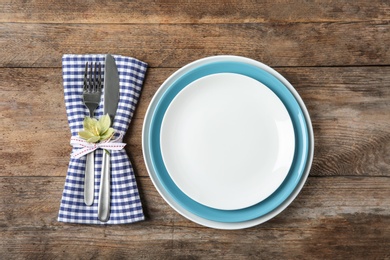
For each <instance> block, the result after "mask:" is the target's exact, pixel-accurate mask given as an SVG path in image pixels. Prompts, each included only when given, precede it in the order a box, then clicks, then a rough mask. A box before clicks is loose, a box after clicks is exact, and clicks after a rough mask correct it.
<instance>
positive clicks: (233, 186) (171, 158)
mask: <svg viewBox="0 0 390 260" xmlns="http://www.w3.org/2000/svg"><path fill="white" fill-rule="evenodd" d="M160 144H161V152H162V156H163V160H164V164H165V166H166V168H167V170H168V173H169V175H170V176H171V178H172V180H173V181H174V182H175V184H176V185H177V186H178V187H179V188H180V189H181V190H182V191H183V192H184V193H185V194H186V195H187V196H189V197H190V198H192V199H193V200H195V201H197V202H199V203H201V204H203V205H206V206H209V207H212V208H216V209H222V210H234V209H242V208H246V207H249V206H252V205H254V204H256V203H258V202H260V201H262V200H264V199H266V198H267V197H268V196H270V195H271V194H272V193H273V192H274V191H275V190H276V189H277V188H278V187H279V186H280V184H281V183H282V182H283V180H284V179H285V177H286V176H287V174H288V171H289V169H290V166H291V163H292V160H293V157H294V149H295V138H294V128H293V125H292V122H291V118H290V116H289V114H288V111H287V109H286V107H285V106H284V104H283V103H282V102H281V101H280V99H279V98H278V97H277V96H276V95H275V94H274V93H273V92H272V91H271V90H270V89H269V88H268V87H266V86H265V85H263V84H262V83H260V82H258V81H256V80H254V79H252V78H250V77H247V76H243V75H240V74H234V73H220V74H213V75H209V76H206V77H203V78H200V79H198V80H196V81H194V82H192V83H191V84H189V85H188V86H186V87H185V88H184V89H183V90H182V91H181V92H180V93H179V94H178V95H177V96H176V97H175V98H174V99H173V100H172V102H171V104H170V105H169V107H168V109H167V111H166V113H165V115H164V119H163V122H162V126H161V136H160Z"/></svg>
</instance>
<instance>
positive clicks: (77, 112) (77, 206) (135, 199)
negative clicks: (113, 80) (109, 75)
mask: <svg viewBox="0 0 390 260" xmlns="http://www.w3.org/2000/svg"><path fill="white" fill-rule="evenodd" d="M114 58H115V62H116V64H117V67H118V72H119V78H120V100H119V104H118V109H117V114H116V116H115V118H114V122H113V126H112V127H113V128H114V129H115V131H116V133H122V134H123V135H124V134H125V133H126V131H127V128H128V126H129V124H130V121H131V118H132V117H133V114H134V111H135V108H136V105H137V101H138V99H139V96H140V93H141V90H142V85H143V80H144V77H145V73H146V69H147V64H146V63H144V62H142V61H139V60H136V59H134V58H130V57H124V56H116V55H114ZM104 60H105V55H64V56H63V58H62V70H63V81H64V93H65V105H66V112H67V116H68V122H69V126H70V130H71V133H72V136H78V132H79V131H80V130H82V129H83V120H84V117H85V116H88V115H89V112H88V110H87V108H86V107H85V106H84V104H83V98H82V93H83V77H84V69H85V63H86V62H100V63H101V65H102V72H103V73H104ZM103 79H104V75H103ZM103 94H104V89H103ZM102 98H103V95H102ZM102 115H103V106H102V103H101V105H99V107H98V108H97V110H96V111H95V117H96V118H100V117H101V116H102ZM110 153H111V214H110V219H109V221H108V222H101V221H99V219H98V213H97V212H98V197H99V186H100V176H101V168H102V157H103V150H102V149H98V150H96V151H95V198H94V203H93V205H92V206H86V205H85V204H84V170H85V159H86V156H83V157H81V158H79V159H75V158H71V159H70V162H69V168H68V173H67V176H66V181H65V187H64V192H63V195H62V200H61V206H60V210H59V215H58V221H62V222H71V223H84V224H124V223H132V222H136V221H141V220H144V214H143V211H142V205H141V201H140V197H139V193H138V188H137V183H136V180H135V176H134V171H133V167H132V165H131V163H130V160H129V158H128V156H127V154H126V151H125V150H124V149H122V150H119V151H110Z"/></svg>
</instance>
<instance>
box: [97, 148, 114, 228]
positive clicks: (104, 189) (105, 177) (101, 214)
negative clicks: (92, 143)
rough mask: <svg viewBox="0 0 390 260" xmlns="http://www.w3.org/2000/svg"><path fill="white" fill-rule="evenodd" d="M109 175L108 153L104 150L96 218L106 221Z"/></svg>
mask: <svg viewBox="0 0 390 260" xmlns="http://www.w3.org/2000/svg"><path fill="white" fill-rule="evenodd" d="M110 175H111V172H110V155H109V154H108V153H107V152H106V151H103V164H102V175H101V179H100V190H99V205H98V218H99V220H100V221H102V222H107V221H108V220H109V218H110V203H111V202H110V196H111V194H110V178H111V176H110Z"/></svg>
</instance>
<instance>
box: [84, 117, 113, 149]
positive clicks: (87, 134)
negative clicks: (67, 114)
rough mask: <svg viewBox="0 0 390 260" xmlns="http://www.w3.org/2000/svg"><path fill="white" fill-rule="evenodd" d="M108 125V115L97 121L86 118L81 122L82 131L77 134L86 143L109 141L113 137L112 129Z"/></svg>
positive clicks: (109, 123) (109, 121)
mask: <svg viewBox="0 0 390 260" xmlns="http://www.w3.org/2000/svg"><path fill="white" fill-rule="evenodd" d="M110 125H111V119H110V116H109V115H108V114H107V115H104V116H102V117H101V118H100V119H99V120H96V119H95V118H90V117H89V116H87V117H85V118H84V121H83V126H84V130H83V131H80V132H79V136H80V137H81V138H83V139H84V140H86V141H87V142H88V143H98V142H100V141H105V140H109V139H110V138H111V137H112V136H113V135H114V129H113V128H112V127H110Z"/></svg>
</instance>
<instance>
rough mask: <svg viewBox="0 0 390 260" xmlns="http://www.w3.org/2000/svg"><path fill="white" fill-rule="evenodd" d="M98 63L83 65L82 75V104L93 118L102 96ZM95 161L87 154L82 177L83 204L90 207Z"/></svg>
mask: <svg viewBox="0 0 390 260" xmlns="http://www.w3.org/2000/svg"><path fill="white" fill-rule="evenodd" d="M101 74H102V72H101V66H100V63H96V62H95V63H92V62H91V64H90V66H89V64H88V62H87V63H86V64H85V73H84V88H83V102H84V105H85V106H86V107H87V108H88V110H89V116H90V117H91V118H92V117H93V116H94V113H95V110H96V108H97V107H98V106H99V103H100V97H101V95H102V77H101ZM94 165H95V159H94V153H93V152H92V153H89V154H87V159H86V163H85V177H84V202H85V204H86V205H88V206H91V205H92V204H93V199H94V187H95V185H94V182H95V169H94Z"/></svg>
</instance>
